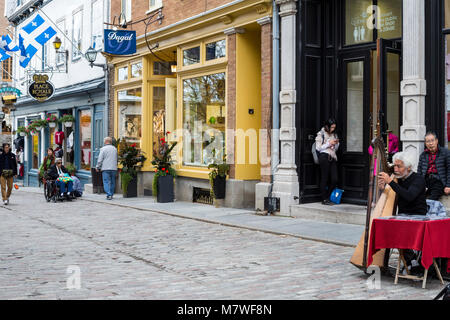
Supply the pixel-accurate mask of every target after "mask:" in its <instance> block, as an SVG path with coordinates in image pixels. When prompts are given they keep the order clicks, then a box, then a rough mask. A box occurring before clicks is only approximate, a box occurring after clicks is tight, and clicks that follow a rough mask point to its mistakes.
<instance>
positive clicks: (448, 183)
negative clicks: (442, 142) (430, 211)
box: [417, 132, 450, 201]
mask: <svg viewBox="0 0 450 320" xmlns="http://www.w3.org/2000/svg"><path fill="white" fill-rule="evenodd" d="M438 142H439V141H438V139H437V137H436V134H435V133H434V132H428V133H427V134H426V135H425V146H426V148H425V151H424V152H422V154H421V155H420V158H419V165H418V166H417V173H418V174H420V175H421V176H423V177H425V183H426V187H427V191H426V196H427V199H430V200H436V201H439V198H440V197H441V196H443V195H444V194H449V193H450V153H449V151H448V149H447V148H442V147H439V145H438Z"/></svg>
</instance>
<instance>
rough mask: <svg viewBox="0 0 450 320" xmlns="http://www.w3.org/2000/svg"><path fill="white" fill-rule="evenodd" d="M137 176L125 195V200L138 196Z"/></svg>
mask: <svg viewBox="0 0 450 320" xmlns="http://www.w3.org/2000/svg"><path fill="white" fill-rule="evenodd" d="M137 180H138V178H137V176H135V177H133V179H132V180H131V181H130V183H129V184H128V188H127V193H124V194H123V197H124V198H135V197H137V196H138V192H137Z"/></svg>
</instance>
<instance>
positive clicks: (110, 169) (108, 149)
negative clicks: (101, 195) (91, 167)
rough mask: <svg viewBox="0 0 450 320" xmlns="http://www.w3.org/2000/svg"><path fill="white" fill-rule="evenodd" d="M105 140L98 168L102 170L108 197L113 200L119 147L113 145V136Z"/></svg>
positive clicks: (99, 156)
mask: <svg viewBox="0 0 450 320" xmlns="http://www.w3.org/2000/svg"><path fill="white" fill-rule="evenodd" d="M103 142H104V144H105V145H104V147H102V148H101V149H100V154H99V155H98V160H97V167H96V168H97V171H102V178H103V189H104V190H105V192H106V199H107V200H112V198H113V195H114V190H115V189H116V175H117V149H116V147H114V146H113V145H112V139H111V137H106V138H105V139H104V140H103Z"/></svg>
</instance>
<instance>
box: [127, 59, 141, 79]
mask: <svg viewBox="0 0 450 320" xmlns="http://www.w3.org/2000/svg"><path fill="white" fill-rule="evenodd" d="M140 77H142V62H137V63H133V64H132V65H131V78H140ZM125 80H126V79H125Z"/></svg>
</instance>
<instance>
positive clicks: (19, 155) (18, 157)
mask: <svg viewBox="0 0 450 320" xmlns="http://www.w3.org/2000/svg"><path fill="white" fill-rule="evenodd" d="M16 161H17V166H18V168H19V172H18V178H19V179H21V180H22V179H23V173H24V166H23V148H22V147H19V149H18V151H17V154H16Z"/></svg>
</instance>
